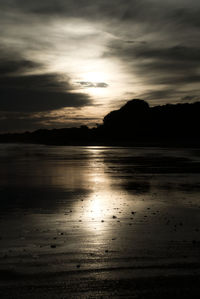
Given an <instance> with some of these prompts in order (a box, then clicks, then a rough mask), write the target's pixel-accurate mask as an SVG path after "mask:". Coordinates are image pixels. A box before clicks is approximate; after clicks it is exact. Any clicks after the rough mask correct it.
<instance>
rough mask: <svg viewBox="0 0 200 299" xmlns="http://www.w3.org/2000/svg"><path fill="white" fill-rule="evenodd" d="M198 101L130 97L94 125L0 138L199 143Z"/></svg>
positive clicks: (58, 142) (0, 139) (64, 142)
mask: <svg viewBox="0 0 200 299" xmlns="http://www.w3.org/2000/svg"><path fill="white" fill-rule="evenodd" d="M199 115H200V102H195V103H191V104H189V103H186V104H176V105H171V104H167V105H163V106H155V107H149V105H148V103H147V102H145V101H143V100H139V99H134V100H131V101H129V102H127V103H126V104H125V105H124V106H122V107H121V108H120V109H119V110H115V111H112V112H110V113H109V114H107V115H106V116H105V117H104V119H103V123H102V124H101V125H98V126H97V127H96V128H88V127H87V126H81V127H79V128H76V127H74V128H63V129H52V130H47V129H40V130H37V131H34V132H25V133H9V134H1V135H0V142H2V143H10V142H12V143H13V142H23V143H39V144H40V143H41V144H52V145H127V146H128V145H133V146H140V145H141V146H162V145H163V146H199V145H200V140H199V129H200V121H199Z"/></svg>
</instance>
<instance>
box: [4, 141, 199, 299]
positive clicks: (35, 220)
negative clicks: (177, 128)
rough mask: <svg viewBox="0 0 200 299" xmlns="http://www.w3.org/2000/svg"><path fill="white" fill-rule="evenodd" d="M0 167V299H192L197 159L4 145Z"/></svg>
mask: <svg viewBox="0 0 200 299" xmlns="http://www.w3.org/2000/svg"><path fill="white" fill-rule="evenodd" d="M0 163H1V168H0V192H1V200H0V208H1V214H0V298H118V297H124V298H169V297H170V296H173V297H175V298H199V296H200V217H199V213H200V151H199V150H197V149H195V150H194V149H187V150H184V149H170V150H168V149H155V148H151V149H138V148H137V149H134V148H132V149H130V148H129V149H123V148H103V147H100V148H99V147H98V148H95V147H76V148H73V147H69V148H62V147H42V146H39V147H38V146H22V145H19V146H16V145H7V146H1V149H0Z"/></svg>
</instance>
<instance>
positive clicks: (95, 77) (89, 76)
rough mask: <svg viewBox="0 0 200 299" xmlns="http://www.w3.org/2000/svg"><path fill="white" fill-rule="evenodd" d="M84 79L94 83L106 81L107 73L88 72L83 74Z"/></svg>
mask: <svg viewBox="0 0 200 299" xmlns="http://www.w3.org/2000/svg"><path fill="white" fill-rule="evenodd" d="M83 78H84V81H88V82H92V83H100V82H105V74H104V73H102V72H88V73H85V74H83Z"/></svg>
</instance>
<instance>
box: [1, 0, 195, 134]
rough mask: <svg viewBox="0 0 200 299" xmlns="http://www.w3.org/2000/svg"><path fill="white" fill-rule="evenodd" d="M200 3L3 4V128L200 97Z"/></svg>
mask: <svg viewBox="0 0 200 299" xmlns="http://www.w3.org/2000/svg"><path fill="white" fill-rule="evenodd" d="M199 15H200V1H199V0H190V1H188V0H176V1H174V0H165V1H162V0H109V1H108V0H42V1H41V0H34V1H33V0H0V38H1V39H0V40H1V43H0V131H4V132H7V131H23V130H34V129H37V128H41V127H42V128H52V127H57V128H59V127H70V126H79V125H81V124H89V125H90V126H94V125H95V124H96V123H100V122H101V119H102V117H103V116H104V115H105V114H106V113H108V112H109V111H110V110H113V109H117V108H119V107H120V106H121V105H122V104H124V103H125V102H126V101H127V100H130V99H133V98H141V99H145V100H147V101H148V102H149V104H150V105H157V104H159V105H160V104H165V103H177V102H182V103H184V102H194V101H197V100H199V95H200V18H199Z"/></svg>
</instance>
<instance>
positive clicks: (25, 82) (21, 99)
mask: <svg viewBox="0 0 200 299" xmlns="http://www.w3.org/2000/svg"><path fill="white" fill-rule="evenodd" d="M36 66H37V64H34V63H33V62H31V61H26V60H24V61H23V60H17V61H11V60H9V61H4V62H3V63H2V64H1V67H0V95H1V99H0V111H15V112H17V111H18V112H36V111H37V112H38V111H50V110H56V109H60V108H64V107H82V106H86V105H89V104H91V101H90V99H89V97H88V96H87V95H85V94H80V93H73V92H72V91H70V90H71V89H72V87H71V85H70V83H69V82H68V81H67V79H66V78H65V79H64V78H62V77H61V76H59V75H58V74H45V73H43V74H31V75H30V74H22V73H23V71H27V70H29V71H30V70H33V69H34V68H35V67H36Z"/></svg>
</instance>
